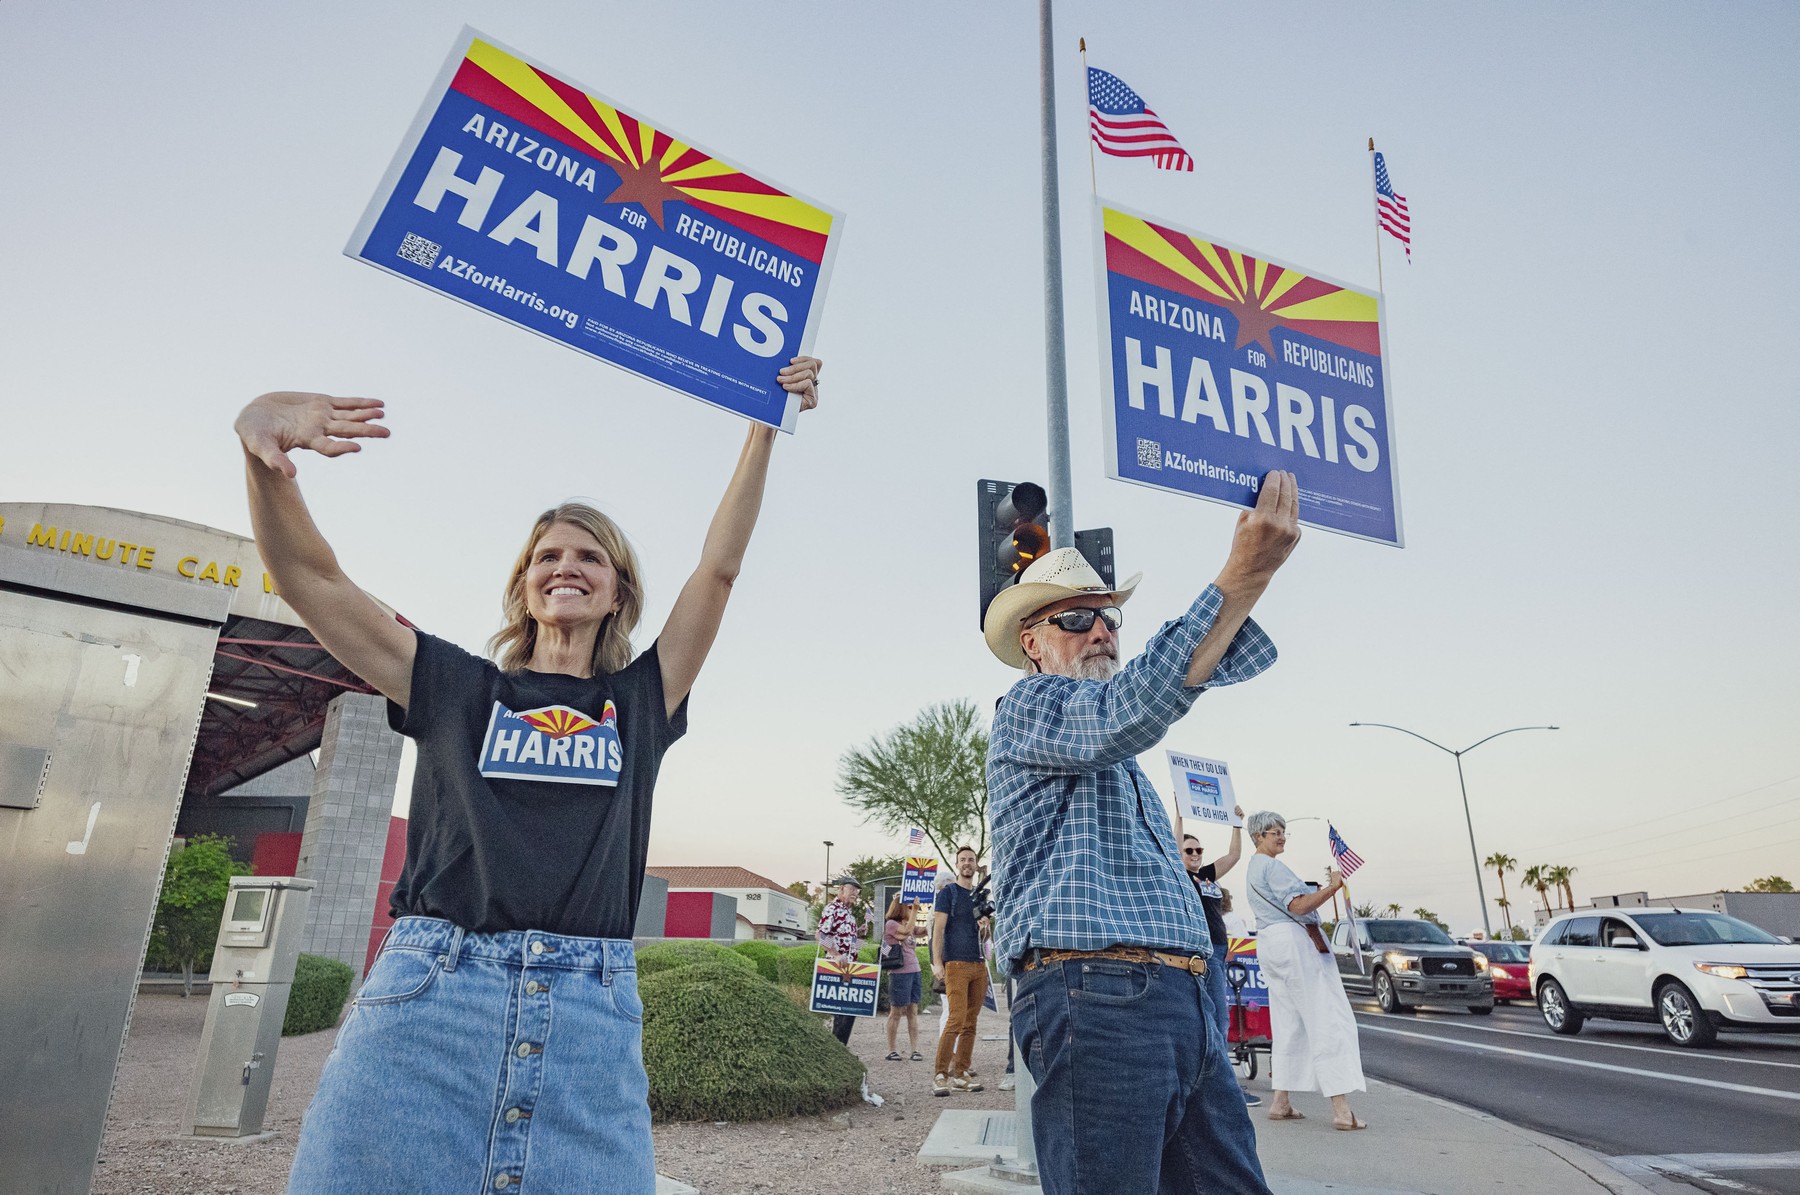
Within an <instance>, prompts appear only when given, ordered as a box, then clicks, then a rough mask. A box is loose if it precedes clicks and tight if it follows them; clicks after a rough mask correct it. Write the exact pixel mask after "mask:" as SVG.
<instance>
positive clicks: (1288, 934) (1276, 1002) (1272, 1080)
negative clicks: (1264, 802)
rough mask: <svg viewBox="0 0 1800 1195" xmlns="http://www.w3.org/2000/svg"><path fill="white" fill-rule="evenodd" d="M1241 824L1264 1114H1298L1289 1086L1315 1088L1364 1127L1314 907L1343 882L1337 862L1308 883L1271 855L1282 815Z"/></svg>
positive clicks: (1347, 1121)
mask: <svg viewBox="0 0 1800 1195" xmlns="http://www.w3.org/2000/svg"><path fill="white" fill-rule="evenodd" d="M1246 829H1248V830H1249V832H1250V841H1251V843H1252V844H1253V845H1254V846H1255V848H1256V853H1255V854H1254V855H1252V856H1250V869H1249V874H1248V876H1247V877H1246V880H1247V882H1246V884H1245V887H1246V888H1247V889H1248V899H1249V901H1250V909H1251V911H1252V912H1253V913H1255V915H1256V954H1257V958H1258V960H1259V961H1260V962H1261V964H1262V973H1263V979H1264V981H1265V982H1267V984H1268V985H1269V1035H1270V1036H1271V1037H1272V1038H1274V1046H1273V1049H1272V1050H1271V1052H1270V1055H1269V1084H1270V1086H1271V1087H1273V1088H1274V1089H1275V1094H1274V1098H1273V1099H1272V1100H1270V1101H1269V1119H1270V1120H1304V1119H1305V1117H1304V1116H1302V1115H1301V1114H1300V1113H1299V1112H1297V1111H1295V1110H1294V1105H1293V1103H1292V1102H1291V1101H1290V1100H1289V1098H1288V1094H1289V1093H1290V1092H1294V1091H1319V1092H1323V1093H1324V1094H1325V1095H1327V1096H1329V1097H1331V1120H1332V1124H1333V1125H1334V1126H1335V1127H1336V1128H1338V1129H1341V1130H1343V1131H1344V1132H1350V1131H1352V1130H1355V1129H1363V1128H1367V1127H1368V1125H1367V1124H1365V1123H1364V1122H1363V1121H1362V1120H1360V1119H1358V1117H1357V1115H1356V1113H1355V1112H1353V1111H1351V1109H1350V1101H1349V1099H1348V1098H1346V1097H1347V1096H1348V1094H1349V1093H1350V1092H1352V1091H1367V1090H1368V1084H1367V1082H1365V1081H1364V1079H1363V1071H1362V1050H1361V1047H1360V1046H1359V1044H1358V1042H1357V1038H1356V1017H1355V1016H1354V1015H1353V1014H1352V1013H1351V1011H1350V1000H1349V998H1348V997H1347V996H1345V995H1344V981H1343V979H1342V978H1340V977H1339V975H1338V971H1337V961H1336V959H1335V958H1334V957H1333V955H1332V953H1331V951H1330V949H1329V948H1328V947H1327V946H1326V944H1325V937H1324V934H1323V932H1322V931H1321V930H1320V928H1319V912H1318V911H1319V908H1320V907H1321V906H1323V905H1325V904H1327V903H1329V902H1330V900H1331V897H1332V894H1333V893H1335V892H1336V891H1337V890H1338V889H1340V888H1342V887H1343V886H1344V879H1343V877H1342V876H1340V875H1339V874H1338V873H1337V870H1336V869H1335V868H1330V869H1327V871H1326V873H1325V874H1326V879H1327V880H1328V881H1329V882H1328V883H1327V884H1326V885H1325V887H1323V888H1318V889H1314V888H1312V887H1311V886H1309V885H1308V884H1307V883H1306V881H1305V880H1302V879H1301V878H1300V877H1299V876H1297V875H1295V874H1294V872H1293V869H1292V868H1290V867H1289V866H1288V865H1287V864H1285V863H1283V862H1281V860H1279V859H1277V858H1276V857H1275V856H1277V855H1279V854H1281V852H1282V851H1284V850H1286V849H1287V821H1286V819H1285V818H1283V817H1282V816H1281V815H1280V814H1278V813H1270V812H1268V811H1267V810H1263V811H1260V812H1257V813H1253V814H1251V815H1250V819H1249V823H1248V825H1247V826H1246Z"/></svg>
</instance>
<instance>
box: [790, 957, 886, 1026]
mask: <svg viewBox="0 0 1800 1195" xmlns="http://www.w3.org/2000/svg"><path fill="white" fill-rule="evenodd" d="M880 988H881V968H880V967H879V966H878V965H876V964H875V963H834V962H832V961H831V960H830V959H828V958H826V957H825V956H824V955H820V956H819V957H818V958H817V959H815V960H813V982H812V1002H811V1003H810V1004H808V1005H807V1007H808V1008H810V1009H812V1011H814V1012H830V1013H837V1014H838V1015H840V1016H847V1017H872V1016H874V1015H875V995H876V993H877V992H878V991H879V990H880Z"/></svg>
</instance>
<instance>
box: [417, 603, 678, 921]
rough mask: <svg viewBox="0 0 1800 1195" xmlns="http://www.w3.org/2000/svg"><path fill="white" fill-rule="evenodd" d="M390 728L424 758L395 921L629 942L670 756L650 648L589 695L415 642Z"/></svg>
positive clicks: (538, 675)
mask: <svg viewBox="0 0 1800 1195" xmlns="http://www.w3.org/2000/svg"><path fill="white" fill-rule="evenodd" d="M388 724H389V725H391V726H392V727H393V728H394V729H395V730H397V731H399V732H400V733H401V734H403V735H406V736H407V737H408V738H410V739H412V740H413V741H414V742H416V743H417V744H418V746H419V759H418V767H417V770H416V771H415V773H414V775H413V797H412V812H411V816H410V818H409V819H408V822H407V829H406V868H405V870H404V871H402V872H401V873H400V881H399V883H397V884H395V885H394V894H393V898H392V900H391V902H390V907H391V909H392V910H393V913H394V915H395V916H396V917H402V916H406V915H409V914H416V915H420V916H426V917H442V918H443V919H444V920H446V921H450V922H454V923H455V924H457V925H460V926H462V927H463V928H464V929H466V930H470V931H472V932H475V933H494V932H497V931H501V930H523V929H536V930H544V931H546V932H549V933H556V934H571V935H576V936H579V937H587V938H630V937H631V936H632V928H633V926H634V925H635V924H636V922H637V908H638V897H639V896H640V895H641V894H642V892H643V888H644V863H645V858H646V855H647V853H648V850H649V844H650V801H651V796H652V793H653V791H654V789H655V787H656V773H657V769H658V768H660V767H661V766H662V757H663V752H665V751H667V750H668V748H669V745H670V744H671V743H673V742H674V741H675V740H676V739H678V738H680V737H681V736H682V734H683V733H685V732H686V730H687V701H686V699H683V701H682V703H681V706H680V708H679V709H677V710H676V711H675V716H674V717H673V718H670V717H667V716H665V714H664V704H663V686H662V667H661V664H660V662H659V661H658V658H657V653H656V646H655V645H654V644H652V645H651V647H650V649H649V650H648V651H646V652H644V654H643V655H641V656H639V657H638V658H637V659H635V660H633V661H632V662H631V663H629V664H627V665H626V666H625V667H624V668H622V669H620V670H619V671H618V672H614V673H610V674H607V675H603V676H596V677H593V678H591V679H587V680H583V679H581V678H579V677H573V676H564V675H559V674H554V673H547V672H502V671H501V670H500V669H499V668H498V667H496V666H495V665H494V664H493V663H491V662H490V661H487V660H484V659H481V658H480V657H478V656H472V655H470V654H469V653H468V652H466V651H463V650H462V649H461V648H459V647H457V646H455V645H454V644H451V643H447V642H445V641H444V640H442V639H438V638H436V637H434V636H431V635H427V634H425V633H424V632H418V654H417V656H416V657H415V658H414V660H413V670H412V696H411V699H410V704H408V705H407V707H406V708H405V709H404V710H403V709H401V708H400V707H399V706H398V705H395V704H394V703H393V702H391V701H390V702H389V703H388Z"/></svg>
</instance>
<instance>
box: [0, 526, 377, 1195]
mask: <svg viewBox="0 0 1800 1195" xmlns="http://www.w3.org/2000/svg"><path fill="white" fill-rule="evenodd" d="M396 617H398V615H396ZM315 751H316V752H317V753H318V755H317V763H316V764H315V763H314V762H313V757H312V753H313V752H315ZM399 764H400V738H399V736H397V735H395V734H394V733H393V732H392V731H390V730H389V729H388V727H387V721H386V715H385V710H384V706H383V699H382V698H381V697H379V696H378V695H376V694H375V693H374V692H372V691H371V690H370V688H369V686H368V685H366V684H364V683H363V682H362V680H361V679H360V678H358V677H356V676H355V675H353V674H351V673H350V672H348V671H347V670H346V669H344V668H343V667H342V666H341V665H339V664H338V663H337V662H336V661H335V660H333V659H332V658H331V656H330V655H329V654H327V653H326V652H325V651H324V650H323V649H322V648H321V647H320V646H319V644H318V643H317V642H316V641H315V640H314V639H313V637H312V635H311V634H310V633H309V632H307V630H306V629H305V628H304V627H303V626H302V625H301V624H300V620H299V619H298V618H297V617H296V616H295V614H294V612H293V611H292V610H291V609H289V608H288V606H287V604H286V603H285V602H283V601H282V600H281V596H280V595H279V594H278V593H276V592H275V589H274V586H273V584H272V582H271V580H270V578H269V576H268V573H267V572H266V571H265V570H264V568H263V565H262V561H261V559H260V557H259V556H258V555H257V552H256V546H255V544H254V543H253V542H252V541H251V540H250V539H248V538H246V537H244V536H241V535H236V534H233V533H231V532H227V531H220V530H216V529H214V528H210V527H202V526H198V525H196V524H193V523H186V522H181V521H178V520H175V519H169V518H164V517H160V516H156V515H149V514H142V513H138V512H134V511H126V510H115V509H110V508H103V507H93V506H70V505H57V504H39V503H18V502H13V503H0V960H3V961H4V962H3V970H0V1026H4V1027H5V1031H4V1032H0V1074H4V1075H6V1076H8V1079H9V1082H8V1083H7V1084H6V1085H5V1087H4V1089H0V1122H3V1123H5V1124H6V1126H7V1131H6V1132H5V1133H3V1134H0V1174H5V1175H6V1176H7V1178H6V1183H5V1185H6V1187H7V1189H18V1190H32V1191H71V1192H78V1191H86V1190H87V1189H88V1187H89V1185H90V1182H91V1180H92V1175H93V1168H94V1162H95V1157H96V1154H97V1152H98V1150H99V1145H100V1138H101V1131H102V1127H103V1124H104V1120H105V1115H106V1106H107V1101H108V1098H109V1095H110V1093H111V1087H112V1081H113V1073H114V1070H115V1069H116V1067H117V1064H118V1059H119V1054H120V1051H121V1048H122V1046H123V1044H124V1039H125V1033H126V1030H127V1027H128V1025H129V1022H130V1018H131V1009H132V1003H133V1000H134V998H135V995H136V992H137V984H138V976H139V969H140V966H141V964H142V960H143V957H144V949H145V944H146V941H147V939H148V935H149V930H150V925H151V919H152V915H153V913H154V910H155V903H156V897H157V892H158V888H159V886H160V883H161V879H162V872H163V866H164V861H165V859H166V857H167V855H168V851H169V846H170V842H171V838H172V836H173V835H174V833H175V832H176V831H177V829H178V828H179V830H180V831H181V832H184V833H201V832H216V833H225V834H229V835H231V836H232V837H233V838H234V840H235V843H236V845H235V850H236V852H237V853H238V854H239V855H240V856H241V857H243V858H245V859H247V860H250V861H252V862H254V863H255V865H256V869H257V870H258V871H260V872H263V873H265V874H281V875H289V874H291V875H296V876H300V877H304V878H307V879H310V880H311V881H312V882H313V884H314V885H315V886H314V888H313V890H312V903H311V908H310V915H309V918H308V921H307V925H306V929H305V933H304V938H303V941H302V945H301V949H302V950H305V951H308V952H311V953H314V954H322V955H327V956H330V957H334V958H338V959H341V960H343V961H344V962H346V963H349V964H350V965H351V966H352V967H354V968H355V969H356V970H357V972H358V973H359V974H360V973H361V972H362V970H363V969H364V967H365V965H366V961H367V959H368V957H369V954H370V946H371V935H372V933H374V932H378V929H379V925H382V924H385V921H386V917H385V913H386V910H385V900H383V902H382V903H383V906H384V907H382V908H381V909H380V911H379V916H378V915H377V898H378V893H379V894H380V895H382V896H383V897H384V896H385V887H386V886H387V885H384V884H383V881H384V879H385V880H387V881H388V883H389V884H390V885H391V881H392V879H393V878H394V876H396V875H397V874H398V871H399V867H400V863H401V860H402V857H403V855H404V833H403V832H401V830H400V827H396V826H395V825H394V823H393V820H392V819H391V816H390V815H391V810H392V806H393V799H394V786H395V780H396V778H397V774H398V769H399ZM384 864H385V866H384ZM384 872H391V873H392V874H384ZM377 923H379V924H377Z"/></svg>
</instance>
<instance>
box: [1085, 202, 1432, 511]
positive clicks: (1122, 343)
mask: <svg viewBox="0 0 1800 1195" xmlns="http://www.w3.org/2000/svg"><path fill="white" fill-rule="evenodd" d="M1094 212H1095V222H1096V225H1097V229H1096V231H1097V234H1098V236H1097V241H1098V244H1099V249H1100V254H1101V260H1100V269H1099V271H1098V277H1099V279H1100V334H1101V344H1102V350H1101V360H1102V367H1103V369H1104V370H1105V371H1106V373H1107V375H1108V376H1109V377H1110V379H1111V385H1110V387H1109V389H1110V394H1109V396H1108V397H1107V399H1106V401H1105V403H1104V406H1105V410H1106V419H1107V436H1106V444H1107V456H1108V461H1107V473H1108V475H1109V476H1111V477H1116V478H1118V479H1119V480H1121V481H1134V482H1137V483H1138V484H1140V485H1148V486H1155V487H1157V488H1158V489H1164V490H1173V491H1175V492H1176V493H1180V494H1191V495H1193V496H1194V497H1197V498H1207V499H1211V500H1212V501H1215V502H1224V503H1228V504H1230V505H1232V506H1246V507H1247V506H1254V505H1255V504H1256V491H1257V489H1258V487H1259V486H1260V485H1261V483H1262V477H1263V475H1264V474H1265V473H1267V472H1269V471H1270V470H1271V469H1285V470H1288V471H1289V472H1292V473H1293V474H1294V475H1295V476H1296V477H1297V478H1298V479H1299V482H1300V521H1301V522H1302V523H1305V524H1307V525H1308V526H1311V527H1319V528H1323V529H1325V530H1327V531H1337V532H1342V533H1343V534H1345V535H1353V536H1357V537H1359V538H1362V539H1370V540H1374V541H1376V542H1377V543H1384V544H1392V545H1393V546H1395V547H1399V546H1401V544H1402V543H1403V537H1402V534H1401V526H1400V492H1399V483H1398V478H1397V474H1396V473H1395V471H1394V429H1393V419H1392V406H1391V404H1390V403H1389V401H1388V394H1387V369H1386V362H1387V354H1386V352H1385V351H1384V348H1383V344H1382V332H1381V300H1380V298H1379V296H1377V295H1376V294H1374V293H1371V292H1369V291H1364V290H1358V289H1356V288H1354V287H1351V286H1347V285H1345V284H1343V283H1339V282H1333V281H1331V280H1329V279H1326V278H1321V277H1319V276H1318V275H1315V274H1310V273H1308V272H1306V271H1303V270H1300V269H1297V268H1295V267H1293V266H1289V265H1286V264H1284V263H1281V262H1277V261H1273V260H1271V259H1269V258H1267V257H1260V256H1256V255H1252V254H1250V253H1247V252H1245V251H1243V250H1241V249H1236V248H1233V247H1231V246H1229V245H1225V244H1223V243H1221V242H1218V241H1214V240H1211V239H1210V238H1208V237H1205V236H1202V235H1200V234H1198V233H1193V232H1188V231H1184V230H1182V229H1178V228H1175V227H1173V226H1172V225H1168V224H1164V223H1160V222H1152V221H1151V220H1150V219H1148V218H1146V217H1143V216H1140V215H1137V214H1134V213H1132V212H1128V211H1124V210H1122V209H1119V208H1115V207H1113V206H1111V205H1109V204H1106V203H1104V202H1096V203H1095V206H1094Z"/></svg>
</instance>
